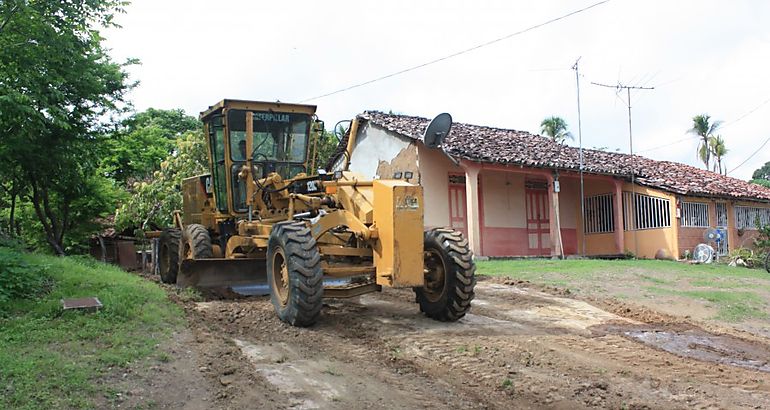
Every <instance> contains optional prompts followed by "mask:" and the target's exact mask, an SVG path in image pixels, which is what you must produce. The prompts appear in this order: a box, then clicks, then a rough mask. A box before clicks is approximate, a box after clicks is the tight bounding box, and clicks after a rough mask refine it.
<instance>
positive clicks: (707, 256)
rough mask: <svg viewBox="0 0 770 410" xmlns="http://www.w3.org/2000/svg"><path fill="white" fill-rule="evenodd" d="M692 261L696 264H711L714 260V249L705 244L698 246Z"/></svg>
mask: <svg viewBox="0 0 770 410" xmlns="http://www.w3.org/2000/svg"><path fill="white" fill-rule="evenodd" d="M692 260H693V261H695V263H711V261H712V260H714V248H712V247H711V245H706V244H705V243H701V244H698V246H696V247H695V250H694V251H693V253H692Z"/></svg>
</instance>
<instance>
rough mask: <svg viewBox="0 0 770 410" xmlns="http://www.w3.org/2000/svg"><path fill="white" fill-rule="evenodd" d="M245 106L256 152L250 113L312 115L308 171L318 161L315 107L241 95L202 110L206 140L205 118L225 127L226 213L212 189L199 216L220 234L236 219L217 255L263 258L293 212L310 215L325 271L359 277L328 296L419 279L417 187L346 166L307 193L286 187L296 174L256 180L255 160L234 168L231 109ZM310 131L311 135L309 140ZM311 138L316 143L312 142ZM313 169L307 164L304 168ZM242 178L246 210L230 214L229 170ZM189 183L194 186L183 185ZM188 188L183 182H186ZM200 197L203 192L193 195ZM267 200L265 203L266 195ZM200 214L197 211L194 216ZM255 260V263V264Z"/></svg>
mask: <svg viewBox="0 0 770 410" xmlns="http://www.w3.org/2000/svg"><path fill="white" fill-rule="evenodd" d="M236 109H237V110H244V111H246V127H245V134H246V149H247V151H248V152H251V151H253V149H254V147H253V135H254V130H253V113H254V112H256V111H268V112H280V113H303V114H308V115H310V116H311V117H312V118H313V122H312V124H311V125H310V127H311V132H310V136H309V138H308V143H307V145H306V147H305V149H306V151H305V154H306V158H307V161H306V163H305V166H306V169H308V170H309V171H312V168H313V167H315V165H316V164H315V163H314V155H313V156H310V157H308V156H307V154H308V152H309V150H311V143H312V144H314V145H313V147H312V150H313V151H315V150H316V149H317V147H316V146H315V143H317V141H316V140H317V137H318V133H320V132H321V131H322V127H321V126H320V125H319V124H320V122H318V121H317V119H316V118H315V116H314V115H315V110H316V107H315V106H313V105H300V104H284V103H267V102H255V101H243V100H222V101H220V102H219V103H217V104H215V105H213V106H211V107H209V109H208V110H206V111H205V112H203V113H201V116H200V118H201V120H202V121H204V124H205V133H206V138H207V139H210V138H211V136H210V133H209V125H210V123H209V122H208V120H210V119H211V118H213V117H214V116H219V115H221V116H222V117H223V118H222V124H223V129H224V135H223V141H222V145H223V146H222V149H223V150H224V152H225V155H224V178H225V181H226V182H225V184H224V185H225V186H224V187H219V188H220V190H224V192H225V195H226V197H227V198H226V200H227V211H220V210H219V207H218V206H217V202H216V201H217V196H216V192H214V193H213V195H212V196H211V198H207V199H206V200H205V201H200V202H199V203H203V204H204V205H203V209H202V210H201V213H200V221H201V223H202V224H204V226H207V227H208V228H209V229H210V230H212V231H214V232H216V233H218V234H222V233H221V232H219V231H218V230H219V225H218V223H219V222H222V221H227V220H233V221H236V222H235V223H234V228H235V231H234V232H233V234H232V235H231V236H229V239H228V241H227V243H226V246H225V247H224V248H225V249H219V247H218V246H217V249H216V254H217V256H218V257H223V258H226V259H255V260H257V259H261V260H263V259H264V258H265V256H266V251H267V246H268V240H269V237H270V233H271V231H272V227H273V225H274V224H275V223H278V222H282V221H286V220H292V219H293V218H294V216H295V215H296V214H298V213H305V212H309V213H310V214H311V215H314V216H315V218H313V219H312V222H310V220H309V219H306V221H308V222H307V224H308V226H309V227H310V230H311V234H312V236H313V238H314V240H315V241H316V242H317V244H318V250H319V252H320V254H321V257H322V265H321V266H322V269H323V271H324V274H325V275H327V276H330V277H343V278H344V277H356V278H363V279H364V280H363V281H352V282H351V284H350V285H349V286H347V285H346V286H342V287H334V288H330V289H329V290H328V293H326V292H327V291H326V290H325V294H326V296H329V297H348V296H354V295H358V294H362V293H366V292H370V291H376V290H379V289H380V287H381V286H392V287H416V286H422V285H423V283H424V271H423V235H422V230H423V198H422V188H421V187H420V186H419V185H414V184H411V183H408V182H406V181H400V180H375V181H372V180H367V179H366V178H365V177H363V176H361V175H357V174H355V173H352V172H349V171H344V172H343V173H342V176H341V178H338V179H335V180H324V181H320V180H318V179H316V180H315V181H316V183H318V184H320V188H322V189H320V191H319V192H317V193H312V194H300V193H294V192H289V190H288V189H285V188H287V187H288V186H289V184H292V183H293V182H295V181H296V180H298V179H302V178H307V175H305V174H299V175H298V176H296V177H295V178H294V179H292V180H284V179H283V178H282V177H281V176H280V175H278V174H277V173H271V174H269V175H268V176H267V177H265V178H261V179H259V180H258V181H255V180H254V178H253V177H252V176H251V175H250V173H251V170H252V169H253V163H252V161H253V160H252V158H247V159H246V163H245V165H244V166H243V167H242V169H241V170H239V171H238V170H233V164H234V161H232V157H231V147H230V132H229V130H230V128H231V127H230V124H228V115H227V114H228V112H229V110H236ZM358 127H359V123H358V120H357V119H355V120H354V121H353V122H352V124H351V129H350V137H349V140H348V146H347V152H348V155H347V156H346V158H345V162H344V166H345V167H347V165H348V163H349V156H350V152H351V151H352V147H353V146H354V145H355V139H356V135H357V133H358ZM314 137H315V138H314ZM311 139H313V141H311ZM207 147H208V155H209V166H210V169H211V170H212V175H211V178H212V182H213V183H214V184H217V183H218V182H217V181H213V179H214V172H213V170H214V168H215V166H216V165H217V164H216V161H217V158H215V156H214V152H213V146H212V144H211V141H210V140H209V141H208V142H207ZM307 167H310V168H307ZM235 171H237V172H238V173H237V176H238V177H239V178H243V179H244V180H245V181H246V191H247V195H246V196H247V205H248V206H249V209H250V210H251V213H248V212H235V211H234V204H233V176H234V175H233V173H234V172H235ZM186 186H192V184H186ZM186 189H187V188H186ZM198 194H199V195H201V193H200V192H199V193H198ZM263 197H265V198H268V199H269V203H270V205H269V206H268V204H267V203H266V200H263ZM196 215H197V214H196ZM175 222H176V224H178V225H179V226H180V228H183V226H182V224H183V223H184V221H183V218H181V214H176V215H175ZM255 263H259V262H255Z"/></svg>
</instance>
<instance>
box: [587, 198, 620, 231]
mask: <svg viewBox="0 0 770 410" xmlns="http://www.w3.org/2000/svg"><path fill="white" fill-rule="evenodd" d="M614 197H615V195H613V194H603V195H596V196H590V197H586V198H585V216H586V217H585V220H584V221H583V229H584V232H585V233H607V232H614V231H615V209H614V207H613V202H614Z"/></svg>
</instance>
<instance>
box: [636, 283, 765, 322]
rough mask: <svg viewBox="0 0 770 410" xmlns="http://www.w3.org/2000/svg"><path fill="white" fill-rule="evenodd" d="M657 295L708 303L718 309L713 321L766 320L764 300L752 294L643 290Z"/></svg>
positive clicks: (660, 289) (649, 288)
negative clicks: (681, 297) (680, 297)
mask: <svg viewBox="0 0 770 410" xmlns="http://www.w3.org/2000/svg"><path fill="white" fill-rule="evenodd" d="M645 289H646V290H647V291H649V292H651V293H655V294H659V295H672V296H684V297H688V298H691V299H696V300H701V301H705V302H710V303H712V304H714V306H715V307H716V308H717V309H718V312H717V315H716V316H715V317H714V318H715V319H719V320H723V321H726V322H740V321H743V320H746V319H750V318H755V319H766V318H767V317H768V314H767V312H766V311H765V308H763V306H764V305H765V300H764V299H763V298H762V297H760V296H758V295H757V294H756V293H753V292H738V291H732V290H730V291H727V290H673V289H665V288H659V287H648V288H645Z"/></svg>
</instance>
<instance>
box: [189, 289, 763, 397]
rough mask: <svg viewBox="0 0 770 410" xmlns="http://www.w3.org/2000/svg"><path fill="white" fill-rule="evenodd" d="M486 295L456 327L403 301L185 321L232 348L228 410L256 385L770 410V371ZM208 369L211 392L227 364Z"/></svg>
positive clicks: (508, 293) (257, 310)
mask: <svg viewBox="0 0 770 410" xmlns="http://www.w3.org/2000/svg"><path fill="white" fill-rule="evenodd" d="M477 298H478V300H477V301H476V302H478V303H477V304H474V307H473V308H472V310H471V313H470V314H468V315H467V316H466V317H465V318H463V319H461V320H460V321H459V322H456V323H441V322H436V321H433V320H430V319H427V318H425V317H424V316H422V315H421V314H419V312H418V307H417V305H416V304H415V303H414V296H413V294H412V293H411V291H407V290H388V291H386V292H383V293H380V294H370V295H364V296H361V297H359V298H355V299H353V300H341V301H340V300H334V301H328V302H327V304H326V305H325V306H324V310H323V316H322V317H321V320H320V322H319V323H318V324H317V325H316V326H314V327H313V328H310V329H298V328H292V327H289V326H287V325H285V324H283V323H281V322H280V321H278V319H277V318H275V316H274V313H273V309H272V306H271V305H270V302H269V300H267V299H264V298H263V299H255V298H251V299H244V300H237V301H212V302H204V303H199V304H197V305H196V308H194V309H193V308H191V309H188V310H189V311H190V315H191V316H194V317H198V319H197V321H198V322H199V323H200V326H201V327H202V328H205V329H207V330H205V332H208V333H209V334H210V335H209V336H207V337H210V338H214V337H216V338H217V339H216V340H218V342H217V343H219V344H220V345H222V344H224V345H226V346H225V347H221V346H219V347H217V343H214V342H213V341H212V342H211V343H210V344H209V346H208V347H207V349H209V350H210V351H209V352H208V353H209V354H208V355H207V356H206V357H207V363H209V364H210V363H212V362H215V361H216V358H217V357H218V356H217V355H219V354H223V355H224V356H225V357H230V356H233V358H231V359H228V360H226V361H225V363H228V366H233V363H235V362H239V361H240V363H239V365H240V366H241V367H238V368H237V373H236V374H242V375H246V377H245V379H246V380H247V381H248V382H243V383H240V384H238V383H233V385H235V386H234V387H232V386H233V385H229V386H225V388H224V389H229V390H226V393H227V397H226V398H223V399H221V400H220V401H218V403H219V404H221V405H222V407H223V408H225V407H238V405H239V404H243V403H244V402H245V403H248V401H245V400H243V399H237V398H236V397H238V396H239V395H244V397H248V396H249V394H250V393H249V392H248V391H246V390H247V389H254V388H258V389H264V391H265V394H266V396H265V397H263V398H262V399H260V400H261V401H253V402H252V403H257V402H259V403H261V404H262V405H264V407H266V408H314V407H323V408H420V407H424V408H433V407H436V408H446V407H456V408H543V407H545V408H569V409H574V408H588V407H599V408H606V407H610V408H632V409H642V408H765V407H767V408H770V395H769V394H768V392H770V387H768V386H770V374H767V373H762V372H755V371H751V370H748V369H743V368H737V367H734V366H729V365H724V364H715V363H709V362H702V361H699V360H694V359H689V358H683V357H680V356H676V355H674V354H671V353H668V352H665V351H663V350H660V349H656V348H654V347H650V346H648V345H646V344H643V343H640V342H638V341H635V340H633V339H631V338H629V337H627V336H624V335H623V334H621V333H617V332H616V333H612V332H611V331H608V330H607V328H606V325H608V324H611V325H613V326H621V327H623V326H626V327H634V326H636V327H639V326H644V325H646V324H645V323H644V322H642V321H639V319H640V317H639V316H634V315H630V316H632V317H634V319H627V318H625V317H623V316H624V315H623V312H622V311H615V313H610V312H607V311H605V310H602V309H599V308H597V307H595V306H593V305H590V304H588V303H585V302H582V301H579V300H576V299H570V298H564V297H560V296H553V295H549V294H546V293H543V292H540V291H536V290H531V289H522V288H518V287H511V286H501V285H500V284H495V283H485V281H482V282H480V284H479V286H478V287H477ZM675 319H676V318H670V320H668V321H667V322H666V326H668V327H669V328H674V329H675V328H676V326H677V325H676V321H675ZM683 327H686V328H688V329H691V328H692V327H693V325H692V324H689V323H688V324H686V326H685V325H683ZM223 341H224V342H223ZM757 343H759V342H757ZM239 345H240V346H239ZM763 346H764V345H763ZM765 347H766V346H765ZM217 349H219V350H217ZM250 349H251V350H250ZM255 349H256V350H255ZM250 351H251V353H249V352H250ZM254 352H256V353H254ZM260 352H261V353H260ZM250 355H251V357H250ZM203 366H205V364H204V365H203ZM213 367H214V370H213V371H212V372H211V374H210V378H211V379H212V380H213V381H214V382H215V383H216V382H219V381H220V378H221V376H222V375H221V374H219V373H220V372H222V371H226V370H227V369H226V367H227V366H224V367H223V366H217V365H214V366H213ZM249 372H250V373H249ZM292 372H294V373H292ZM282 377H289V378H290V379H289V381H286V380H283V381H282V379H281V378H282ZM271 378H272V379H271ZM251 394H253V393H251ZM260 394H261V393H260ZM757 406H759V407H757Z"/></svg>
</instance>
